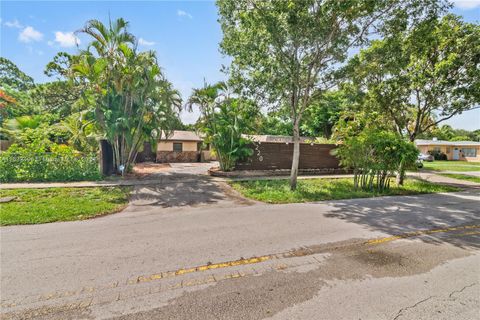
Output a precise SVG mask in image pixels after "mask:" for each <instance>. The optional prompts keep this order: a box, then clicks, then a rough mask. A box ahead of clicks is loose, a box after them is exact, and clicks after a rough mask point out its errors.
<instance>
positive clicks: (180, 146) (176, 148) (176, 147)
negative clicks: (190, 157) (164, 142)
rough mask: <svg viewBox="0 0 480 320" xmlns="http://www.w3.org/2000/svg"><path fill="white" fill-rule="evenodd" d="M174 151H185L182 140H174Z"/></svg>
mask: <svg viewBox="0 0 480 320" xmlns="http://www.w3.org/2000/svg"><path fill="white" fill-rule="evenodd" d="M173 151H174V152H182V151H183V144H182V143H181V142H174V143H173Z"/></svg>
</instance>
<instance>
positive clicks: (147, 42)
mask: <svg viewBox="0 0 480 320" xmlns="http://www.w3.org/2000/svg"><path fill="white" fill-rule="evenodd" d="M138 44H139V45H141V46H153V45H154V44H155V42H153V41H147V40H145V39H143V38H140V39H138Z"/></svg>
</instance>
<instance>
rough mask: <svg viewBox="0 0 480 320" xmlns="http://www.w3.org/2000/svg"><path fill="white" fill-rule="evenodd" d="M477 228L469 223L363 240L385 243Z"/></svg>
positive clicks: (478, 226) (369, 242)
mask: <svg viewBox="0 0 480 320" xmlns="http://www.w3.org/2000/svg"><path fill="white" fill-rule="evenodd" d="M478 228H480V225H470V226H461V227H450V228H442V229H430V230H420V231H414V232H407V233H404V234H400V235H396V236H391V237H385V238H379V239H372V240H368V241H367V242H365V244H380V243H385V242H389V241H394V240H398V239H405V238H411V237H417V236H422V235H428V234H432V233H440V232H450V231H458V230H468V229H478Z"/></svg>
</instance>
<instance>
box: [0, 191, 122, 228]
mask: <svg viewBox="0 0 480 320" xmlns="http://www.w3.org/2000/svg"><path fill="white" fill-rule="evenodd" d="M130 191H131V188H130V187H95V188H51V189H15V190H0V198H4V197H10V196H13V197H16V199H15V200H13V201H11V202H7V203H1V204H0V225H2V226H8V225H15V224H38V223H46V222H54V221H71V220H82V219H87V218H91V217H95V216H99V215H103V214H107V213H113V212H116V211H119V210H121V209H123V208H124V207H125V206H126V204H127V203H128V196H129V194H130Z"/></svg>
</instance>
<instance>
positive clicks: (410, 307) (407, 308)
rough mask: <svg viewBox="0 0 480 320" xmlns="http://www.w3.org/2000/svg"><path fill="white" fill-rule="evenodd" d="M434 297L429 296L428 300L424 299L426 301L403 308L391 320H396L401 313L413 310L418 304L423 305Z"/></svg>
mask: <svg viewBox="0 0 480 320" xmlns="http://www.w3.org/2000/svg"><path fill="white" fill-rule="evenodd" d="M434 297H435V296H430V297H428V298H426V299H423V300H420V301H418V302H417V303H415V304H413V305H411V306H408V307H405V308H402V309H400V310H399V311H398V312H397V315H396V316H395V318H393V320H397V319H398V318H399V317H400V316H401V315H402V313H403V312H404V311H407V310H409V309H414V308H416V307H417V306H418V305H419V304H422V303H424V302H426V301H428V300H430V299H432V298H434Z"/></svg>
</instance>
